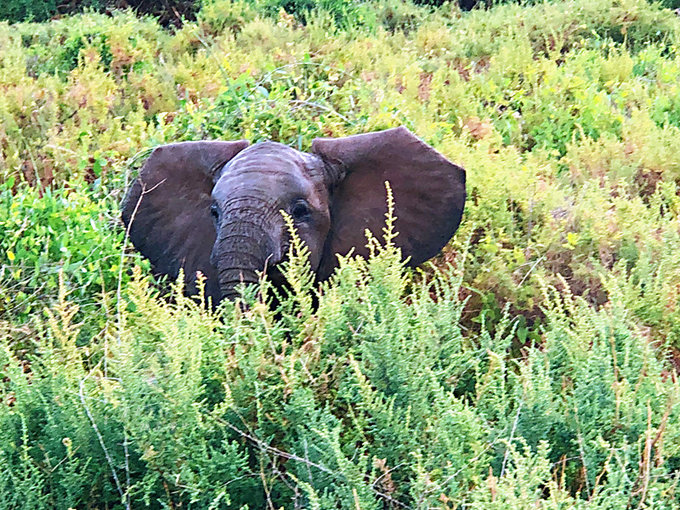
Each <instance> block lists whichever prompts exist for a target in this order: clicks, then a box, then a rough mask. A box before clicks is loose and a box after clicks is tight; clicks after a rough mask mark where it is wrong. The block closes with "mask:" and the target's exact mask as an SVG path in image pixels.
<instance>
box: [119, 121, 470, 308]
mask: <svg viewBox="0 0 680 510" xmlns="http://www.w3.org/2000/svg"><path fill="white" fill-rule="evenodd" d="M386 181H387V182H389V184H390V188H391V190H392V193H393V200H394V216H395V217H396V219H395V230H396V232H397V233H398V235H397V237H396V238H395V240H394V244H395V245H396V246H398V247H399V248H400V249H401V252H402V255H403V257H404V259H405V260H407V261H408V262H407V264H408V265H410V266H413V267H414V266H417V265H419V264H421V263H423V262H425V261H426V260H428V259H430V258H432V257H434V256H435V255H436V254H437V253H438V252H439V251H440V250H441V249H442V247H443V246H444V245H445V244H446V243H448V241H449V240H450V239H451V237H452V236H453V234H454V233H455V231H456V230H457V228H458V226H459V224H460V221H461V216H462V214H463V209H464V206H465V198H466V191H465V170H464V169H463V168H462V167H460V166H458V165H455V164H453V163H452V162H450V161H449V160H448V159H446V158H445V157H444V156H443V155H442V154H440V153H439V152H437V151H436V150H435V149H434V148H432V147H431V146H429V145H428V144H426V143H425V142H423V141H422V140H420V139H419V138H417V137H416V136H415V135H413V134H412V133H411V132H410V131H409V130H408V129H407V128H405V127H397V128H392V129H387V130H385V131H376V132H372V133H366V134H359V135H352V136H347V137H343V138H317V139H315V140H314V141H313V143H312V146H311V151H310V152H301V151H298V150H296V149H293V148H291V147H289V146H287V145H284V144H281V143H277V142H272V141H264V142H259V143H256V144H253V145H251V144H249V142H248V141H247V140H239V141H191V142H179V143H173V144H169V145H163V146H159V147H157V148H155V149H154V151H153V152H152V153H151V156H150V157H149V158H148V159H147V160H146V162H145V163H144V165H143V166H142V169H141V170H140V172H139V176H138V177H137V179H136V180H135V181H134V182H133V183H132V184H131V186H130V187H129V189H128V191H127V194H126V197H125V199H124V201H123V204H122V218H123V222H124V223H125V225H126V227H127V233H128V235H129V238H130V240H131V242H132V244H133V245H134V246H135V247H136V248H137V250H138V251H139V252H141V254H142V255H144V256H145V257H147V258H148V259H149V260H150V262H151V265H152V268H153V270H154V271H155V273H156V274H161V275H168V276H169V277H170V278H177V277H178V275H179V271H180V268H183V269H184V278H185V282H184V283H185V289H187V292H188V293H189V294H191V293H195V292H196V278H197V271H200V272H201V273H202V274H203V275H204V276H205V283H204V285H205V295H206V297H207V298H210V300H211V301H212V303H213V306H215V305H217V304H218V303H219V302H220V301H221V300H222V299H230V300H234V299H235V298H236V297H238V296H239V293H238V289H237V286H238V284H239V283H242V282H243V283H255V282H257V281H258V279H259V276H258V273H259V272H263V271H264V272H266V274H267V275H268V276H271V279H272V280H273V281H274V284H275V285H278V284H280V281H279V280H280V278H281V275H280V273H278V274H277V271H278V269H280V267H279V264H280V263H281V262H282V261H283V260H285V258H286V255H287V253H288V246H289V243H290V239H289V237H290V236H289V228H288V227H287V225H286V222H285V219H284V215H283V214H282V213H281V212H282V211H284V212H286V213H287V214H288V215H289V217H290V218H292V221H293V223H294V227H295V229H296V231H297V235H298V236H299V238H300V239H301V240H302V241H303V242H304V243H305V244H306V246H307V248H308V251H309V263H310V266H311V268H312V270H313V271H314V272H315V275H316V277H317V279H318V280H319V281H323V280H325V279H327V278H328V277H329V276H330V275H331V274H332V273H333V271H334V269H335V267H336V266H337V265H338V257H337V254H340V255H346V254H347V253H348V252H350V250H352V249H353V250H354V252H353V253H355V254H357V255H362V256H367V254H368V248H367V247H366V244H367V243H366V235H365V232H366V229H368V230H369V231H371V232H372V233H373V234H374V235H375V236H376V237H377V238H382V235H381V232H382V228H383V227H384V225H385V214H386V211H387V200H386V198H387V195H386V186H385V182H386ZM277 278H278V279H277Z"/></svg>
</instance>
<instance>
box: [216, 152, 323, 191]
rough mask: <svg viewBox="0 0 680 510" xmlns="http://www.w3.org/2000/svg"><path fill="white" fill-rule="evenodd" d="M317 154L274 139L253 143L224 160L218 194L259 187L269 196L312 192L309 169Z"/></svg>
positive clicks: (312, 182) (257, 188)
mask: <svg viewBox="0 0 680 510" xmlns="http://www.w3.org/2000/svg"><path fill="white" fill-rule="evenodd" d="M316 159H318V157H317V156H315V155H312V154H307V153H304V152H300V151H297V150H295V149H292V148H291V147H288V146H286V145H283V144H280V143H276V142H262V143H258V144H256V145H253V146H251V147H249V148H247V149H245V150H243V151H242V152H241V153H239V154H238V155H237V156H236V157H235V158H233V159H232V160H231V161H230V162H229V163H227V164H226V165H225V166H224V168H223V169H222V172H221V174H220V177H219V180H218V182H217V183H216V186H215V189H214V190H213V195H214V196H216V197H218V198H226V197H227V196H233V194H234V193H239V192H251V191H262V192H267V193H268V194H270V195H271V196H272V197H274V196H276V195H281V196H284V195H287V194H295V193H302V194H303V195H308V194H315V188H316V187H317V186H316V184H317V183H316V182H315V179H314V176H313V175H312V174H311V173H310V170H311V169H315V168H316V166H317V161H316Z"/></svg>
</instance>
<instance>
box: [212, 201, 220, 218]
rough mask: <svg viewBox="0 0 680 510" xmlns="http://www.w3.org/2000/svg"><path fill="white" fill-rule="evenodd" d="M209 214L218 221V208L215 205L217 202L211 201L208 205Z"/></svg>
mask: <svg viewBox="0 0 680 510" xmlns="http://www.w3.org/2000/svg"><path fill="white" fill-rule="evenodd" d="M210 215H211V216H212V217H213V220H215V221H218V220H219V219H220V208H219V207H217V204H215V203H213V204H211V205H210Z"/></svg>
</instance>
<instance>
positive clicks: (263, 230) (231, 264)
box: [212, 210, 280, 300]
mask: <svg viewBox="0 0 680 510" xmlns="http://www.w3.org/2000/svg"><path fill="white" fill-rule="evenodd" d="M249 212H250V214H248V213H249ZM259 214H260V215H261V212H259ZM257 217H258V216H257V215H255V214H253V211H252V210H251V211H244V210H239V211H236V212H235V213H231V214H230V215H229V218H230V220H229V221H228V222H226V224H225V225H224V226H223V227H222V228H221V229H220V231H219V233H218V239H217V242H216V243H215V246H214V248H213V253H212V262H213V265H214V266H215V268H216V269H217V272H218V278H219V283H220V292H221V294H222V298H223V299H230V300H234V299H235V298H237V297H238V296H239V292H238V291H237V286H238V285H239V284H241V283H246V284H248V283H257V281H258V271H259V272H261V271H264V270H265V269H267V266H270V265H271V264H273V263H276V262H278V261H279V259H280V254H279V252H280V249H279V248H278V247H277V243H275V242H273V239H272V235H271V228H267V225H266V224H265V223H262V222H258V223H255V222H253V218H257ZM260 218H261V216H260Z"/></svg>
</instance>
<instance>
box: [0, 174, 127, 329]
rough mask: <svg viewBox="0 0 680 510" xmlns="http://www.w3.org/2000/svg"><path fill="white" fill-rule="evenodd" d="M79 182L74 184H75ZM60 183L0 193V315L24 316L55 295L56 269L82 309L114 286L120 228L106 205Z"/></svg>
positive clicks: (118, 276) (117, 277) (119, 255)
mask: <svg viewBox="0 0 680 510" xmlns="http://www.w3.org/2000/svg"><path fill="white" fill-rule="evenodd" d="M79 187H80V186H79ZM108 202H109V201H108V200H106V199H104V200H102V199H97V198H95V197H93V196H88V195H87V194H85V193H83V192H80V191H77V190H76V189H69V188H62V189H57V190H54V191H52V190H49V189H46V190H44V191H42V192H39V191H38V190H35V189H24V190H22V192H20V193H18V194H15V193H12V191H11V189H10V187H5V188H4V189H3V190H2V191H1V192H0V281H1V282H2V286H0V316H3V317H5V318H10V317H14V318H17V317H28V316H30V315H31V313H32V312H34V311H41V310H42V308H43V307H44V306H45V299H46V297H47V296H50V295H56V294H57V289H58V284H59V278H58V276H59V275H60V274H61V275H62V276H63V278H64V280H65V282H66V284H67V285H68V287H69V289H70V291H71V295H70V299H71V300H72V301H74V302H77V303H80V304H81V306H82V307H84V308H85V309H90V308H93V307H96V306H98V305H97V304H95V303H93V302H92V299H93V297H94V296H96V295H98V294H101V293H107V292H109V293H110V292H112V291H115V290H116V289H117V287H118V284H119V280H120V279H121V278H122V280H121V282H120V283H121V284H123V285H124V284H125V283H126V282H127V280H128V277H127V274H126V273H125V272H123V271H122V269H121V260H122V257H123V237H124V232H122V231H121V230H120V229H119V228H117V225H116V224H117V219H116V218H115V217H112V214H115V212H113V211H112V209H113V208H112V207H111V204H110V203H108Z"/></svg>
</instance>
